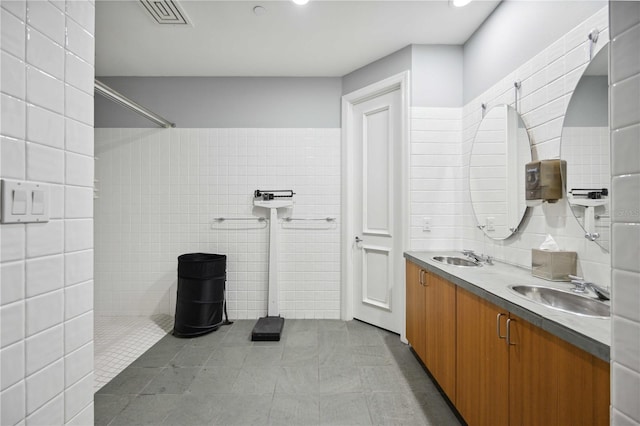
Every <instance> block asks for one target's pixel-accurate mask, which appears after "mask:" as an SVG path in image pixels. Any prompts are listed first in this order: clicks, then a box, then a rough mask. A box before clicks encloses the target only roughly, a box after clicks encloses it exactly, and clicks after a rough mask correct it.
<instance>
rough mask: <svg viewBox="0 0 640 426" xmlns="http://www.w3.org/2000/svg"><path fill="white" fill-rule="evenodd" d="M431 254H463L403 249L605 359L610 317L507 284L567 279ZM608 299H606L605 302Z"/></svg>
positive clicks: (424, 265) (550, 283) (549, 284)
mask: <svg viewBox="0 0 640 426" xmlns="http://www.w3.org/2000/svg"><path fill="white" fill-rule="evenodd" d="M433 256H456V257H465V256H463V255H462V254H461V253H460V252H451V251H450V252H444V251H442V252H441V251H439V252H421V251H408V252H405V253H404V257H405V258H406V259H407V260H410V261H412V262H413V263H415V264H417V265H419V266H420V267H422V268H424V269H426V270H429V271H431V272H433V273H435V274H437V275H439V276H441V277H443V278H445V279H447V280H449V281H451V282H453V283H454V284H456V285H458V286H459V287H462V288H464V289H465V290H467V291H469V292H471V293H473V294H475V295H477V296H480V297H482V298H483V299H485V300H487V301H489V302H491V303H493V304H495V305H497V306H499V307H501V308H503V309H506V310H509V311H510V312H512V313H513V314H515V315H517V316H519V317H521V318H523V319H525V320H527V321H529V322H530V323H532V324H534V325H536V326H538V327H540V328H542V329H543V330H546V331H548V332H549V333H551V334H553V335H555V336H557V337H559V338H561V339H563V340H565V341H567V342H569V343H571V344H573V345H575V346H577V347H579V348H580V349H583V350H584V351H586V352H588V353H590V354H592V355H594V356H596V357H598V358H600V359H602V360H604V361H607V362H608V361H609V352H610V347H611V320H610V319H608V318H592V317H585V316H580V315H576V314H571V313H565V312H562V311H558V310H555V309H551V308H549V307H546V306H544V305H541V304H539V303H536V302H533V301H531V300H529V299H527V298H526V297H524V296H521V295H518V294H516V293H514V292H513V291H511V290H509V289H508V288H507V287H508V286H509V285H514V284H515V285H521V284H524V285H537V286H546V287H553V288H559V289H563V290H568V289H570V288H571V287H572V284H571V283H568V282H554V281H546V280H543V279H541V278H537V277H534V276H532V275H531V270H529V269H525V268H520V267H517V266H513V265H509V264H506V263H502V262H500V261H494V262H493V263H494V264H493V265H487V264H484V263H483V266H482V267H461V266H455V265H448V264H445V263H441V262H438V261H435V260H433V259H432V258H433ZM607 303H608V302H607Z"/></svg>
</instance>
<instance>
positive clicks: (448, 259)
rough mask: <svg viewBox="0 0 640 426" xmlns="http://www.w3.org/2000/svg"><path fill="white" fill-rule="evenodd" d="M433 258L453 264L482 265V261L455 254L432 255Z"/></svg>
mask: <svg viewBox="0 0 640 426" xmlns="http://www.w3.org/2000/svg"><path fill="white" fill-rule="evenodd" d="M433 260H436V261H438V262H442V263H446V264H447V265H455V266H482V263H478V262H474V261H473V260H469V259H465V258H463V257H455V256H434V257H433Z"/></svg>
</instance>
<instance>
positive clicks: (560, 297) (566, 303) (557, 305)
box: [509, 285, 611, 318]
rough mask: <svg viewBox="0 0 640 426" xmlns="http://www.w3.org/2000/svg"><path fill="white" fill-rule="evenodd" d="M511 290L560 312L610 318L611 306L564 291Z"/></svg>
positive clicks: (521, 286) (528, 286) (539, 289)
mask: <svg viewBox="0 0 640 426" xmlns="http://www.w3.org/2000/svg"><path fill="white" fill-rule="evenodd" d="M509 289H510V290H511V291H513V292H515V293H517V294H519V295H521V296H524V297H526V298H527V299H529V300H531V301H533V302H536V303H540V304H541V305H544V306H547V307H549V308H552V309H556V310H558V311H563V312H569V313H571V314H576V315H582V316H587V317H595V318H609V316H610V315H611V314H610V310H609V305H607V304H606V303H602V302H600V301H598V300H596V299H592V298H590V297H585V296H581V295H579V294H575V293H571V292H568V291H564V290H558V289H555V288H549V287H537V286H531V285H512V286H509Z"/></svg>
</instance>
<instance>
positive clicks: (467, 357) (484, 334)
mask: <svg viewBox="0 0 640 426" xmlns="http://www.w3.org/2000/svg"><path fill="white" fill-rule="evenodd" d="M506 314H507V312H505V311H504V310H502V309H500V308H498V307H497V306H495V305H493V304H491V303H489V302H487V301H485V300H484V299H482V298H480V297H478V296H476V295H474V294H472V293H470V292H468V291H466V290H463V289H461V288H458V291H457V313H456V316H457V327H458V330H457V363H456V365H457V371H456V400H455V406H456V408H457V409H458V412H459V413H460V414H461V415H462V417H463V418H464V419H465V421H466V422H467V424H468V425H470V426H475V425H492V426H501V425H508V424H509V392H508V389H509V368H508V367H509V348H508V347H507V345H506V340H505V338H506V337H502V338H499V337H498V334H497V333H498V329H497V326H498V324H499V325H500V328H501V335H502V336H504V333H505V330H506V328H505V325H506V320H507V315H506Z"/></svg>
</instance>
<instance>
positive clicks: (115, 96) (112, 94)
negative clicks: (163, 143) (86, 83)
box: [94, 79, 176, 128]
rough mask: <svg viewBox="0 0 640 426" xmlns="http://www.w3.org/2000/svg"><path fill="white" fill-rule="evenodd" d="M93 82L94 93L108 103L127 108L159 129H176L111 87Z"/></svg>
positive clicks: (165, 120)
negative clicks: (108, 101) (105, 99)
mask: <svg viewBox="0 0 640 426" xmlns="http://www.w3.org/2000/svg"><path fill="white" fill-rule="evenodd" d="M94 82H95V86H94V87H95V92H96V93H97V94H99V95H102V96H104V97H105V98H107V99H109V100H110V101H113V102H115V103H117V104H120V105H122V106H123V107H126V108H129V109H130V110H132V111H133V112H136V113H138V114H140V115H141V116H143V117H144V118H146V119H147V120H150V121H153V122H154V123H156V124H157V125H158V126H160V127H164V128H169V127H176V125H175V123H172V122H170V121H169V120H167V119H165V118H163V117H161V116H159V115H158V114H156V113H155V112H153V111H151V110H149V109H147V108H145V107H143V106H142V105H140V104H137V103H135V102H134V101H132V100H131V99H129V98H127V97H126V96H124V95H122V94H120V93H118V92H116V91H115V90H113V89H112V88H111V87H109V86H107V85H106V84H104V83H103V82H101V81H98V80H97V79H95V80H94Z"/></svg>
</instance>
